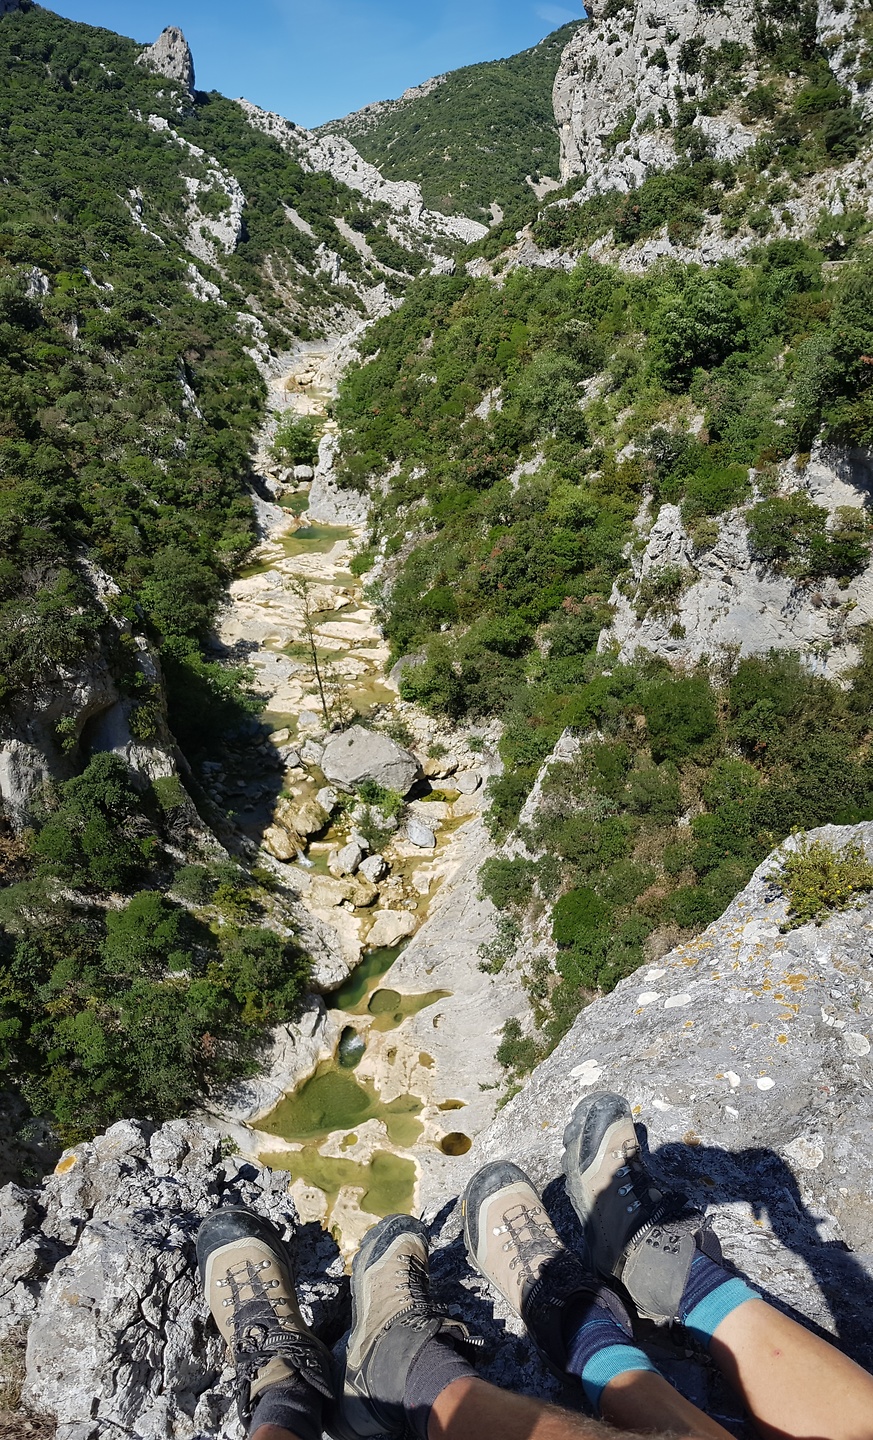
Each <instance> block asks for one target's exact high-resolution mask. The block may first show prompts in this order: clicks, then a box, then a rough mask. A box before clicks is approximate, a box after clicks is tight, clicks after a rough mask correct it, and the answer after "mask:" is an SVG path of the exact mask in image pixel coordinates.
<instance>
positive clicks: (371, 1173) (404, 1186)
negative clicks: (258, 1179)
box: [261, 1145, 415, 1215]
mask: <svg viewBox="0 0 873 1440" xmlns="http://www.w3.org/2000/svg"><path fill="white" fill-rule="evenodd" d="M261 1160H262V1162H263V1163H264V1164H265V1165H270V1166H272V1168H273V1169H274V1170H287V1171H289V1172H290V1174H291V1179H292V1180H303V1181H304V1183H305V1184H307V1185H317V1186H318V1188H319V1190H323V1191H324V1193H325V1195H326V1196H327V1204H328V1212H330V1210H331V1208H332V1207H333V1205H334V1203H335V1201H336V1198H337V1196H338V1194H339V1192H340V1189H341V1187H342V1186H343V1185H359V1186H360V1187H361V1188H362V1189H363V1191H364V1194H363V1195H362V1196H361V1202H360V1203H361V1209H362V1210H367V1211H369V1213H370V1214H371V1215H395V1214H400V1215H408V1214H410V1213H411V1211H412V1207H413V1204H414V1201H415V1165H414V1164H413V1162H412V1161H411V1160H404V1159H402V1158H401V1157H400V1156H399V1155H392V1154H391V1153H390V1152H389V1151H386V1150H377V1151H376V1153H375V1155H374V1156H373V1159H372V1161H371V1163H370V1164H369V1165H359V1164H357V1163H356V1162H355V1161H354V1160H333V1159H330V1158H329V1157H328V1156H326V1155H319V1153H318V1151H317V1150H316V1149H315V1147H314V1146H312V1145H307V1146H305V1147H304V1149H303V1150H292V1151H285V1152H284V1153H282V1154H271V1153H270V1152H268V1151H267V1152H264V1153H263V1154H262V1155H261Z"/></svg>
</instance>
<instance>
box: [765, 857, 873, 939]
mask: <svg viewBox="0 0 873 1440" xmlns="http://www.w3.org/2000/svg"><path fill="white" fill-rule="evenodd" d="M768 878H769V879H770V880H772V881H774V882H775V883H776V884H777V885H778V886H779V888H780V890H781V891H782V893H783V894H784V896H785V898H786V900H787V901H788V906H789V918H788V925H787V928H788V929H790V930H793V929H796V928H797V926H798V925H805V924H806V923H807V921H809V920H814V921H815V923H816V924H817V925H820V924H821V923H822V921H823V920H826V919H827V917H828V915H832V914H834V912H835V911H838V910H848V909H849V908H850V907H851V906H853V905H856V904H857V903H858V902H859V897H860V896H863V895H866V894H869V892H870V891H871V890H873V865H871V864H870V861H869V860H868V859H867V854H866V851H865V850H864V846H863V845H862V844H860V843H858V842H853V841H849V842H848V843H847V844H845V845H843V846H842V847H841V848H836V847H834V846H833V845H828V844H827V842H826V841H824V840H808V839H807V838H806V837H805V836H804V837H802V838H801V840H800V842H799V844H798V845H797V847H796V848H795V849H793V850H790V851H789V852H788V853H787V854H786V855H785V857H784V859H783V860H782V861H781V863H780V865H779V868H778V869H777V870H775V871H774V872H773V873H772V874H771V875H770V876H769V877H768Z"/></svg>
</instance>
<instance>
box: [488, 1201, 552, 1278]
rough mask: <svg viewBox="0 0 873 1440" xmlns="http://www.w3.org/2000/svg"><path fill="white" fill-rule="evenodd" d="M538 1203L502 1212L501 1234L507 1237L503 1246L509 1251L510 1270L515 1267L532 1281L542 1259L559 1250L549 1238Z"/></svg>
mask: <svg viewBox="0 0 873 1440" xmlns="http://www.w3.org/2000/svg"><path fill="white" fill-rule="evenodd" d="M545 1213H546V1212H545V1210H544V1209H543V1207H542V1205H524V1204H521V1205H515V1206H513V1208H512V1209H511V1210H507V1211H506V1212H505V1213H504V1215H503V1227H502V1228H503V1233H504V1234H505V1235H506V1236H507V1237H508V1238H507V1239H506V1240H505V1241H504V1243H503V1249H504V1250H505V1251H507V1252H509V1251H513V1252H514V1253H513V1255H512V1258H511V1260H510V1262H509V1268H510V1270H515V1269H517V1268H518V1267H519V1266H520V1267H521V1269H522V1272H523V1274H524V1276H525V1279H527V1280H536V1278H537V1275H538V1273H539V1270H540V1268H541V1266H542V1264H543V1262H544V1261H546V1260H550V1259H554V1258H556V1257H557V1256H558V1255H561V1254H562V1253H563V1247H562V1246H561V1245H559V1244H558V1242H557V1241H556V1240H555V1239H554V1238H553V1236H552V1234H551V1233H550V1232H551V1226H550V1225H548V1224H547V1223H544V1218H543V1217H544V1216H545Z"/></svg>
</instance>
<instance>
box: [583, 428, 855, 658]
mask: <svg viewBox="0 0 873 1440" xmlns="http://www.w3.org/2000/svg"><path fill="white" fill-rule="evenodd" d="M782 489H783V492H784V493H800V494H806V495H808V496H809V498H810V500H812V502H813V503H814V504H816V505H819V506H822V507H824V508H825V509H826V510H827V511H828V512H829V514H830V515H831V516H833V515H834V513H835V512H836V511H837V510H838V509H840V508H841V507H843V506H846V507H850V508H852V509H855V510H858V509H860V508H861V507H863V506H865V505H866V504H867V503H868V502H869V499H870V495H871V493H873V456H871V454H870V453H869V452H867V451H861V450H854V451H846V450H838V449H835V448H831V449H829V448H827V447H822V446H816V448H815V449H814V451H813V454H812V456H811V458H810V461H809V463H808V464H807V466H806V467H805V469H804V470H802V471H798V470H796V469H795V468H794V467H793V466H792V465H791V463H790V462H789V464H788V465H786V466H785V467H784V473H783V481H782ZM751 503H753V502H751V501H750V502H749V504H751ZM749 504H747V505H744V506H741V507H738V508H736V509H734V510H731V511H729V512H728V514H727V515H726V516H724V517H722V518H721V520H720V522H719V525H718V539H717V540H716V541H715V543H714V544H713V545H711V546H709V547H708V548H706V549H705V550H703V551H698V550H697V549H696V548H695V545H694V543H693V541H692V539H691V537H690V536H689V534H688V532H687V530H686V528H685V526H684V525H683V523H682V516H681V512H680V510H679V507H678V506H676V505H662V506H661V509H660V511H659V513H658V517H657V519H656V520H655V522H654V524H652V525H651V528H650V530H649V532H648V536H647V538H646V543H645V546H644V547H643V548H642V550H640V551H638V552H637V553H633V552H632V554H631V566H632V580H631V582H630V584H628V583H627V582H626V581H625V582H621V583H619V584H616V585H615V586H614V588H613V592H612V595H611V597H610V603H611V604H612V605H613V606H614V616H613V619H612V622H611V624H610V625H609V626H608V627H607V629H605V630H604V631H602V633H601V636H600V641H599V648H600V649H601V651H603V650H607V649H609V648H610V647H613V646H616V647H617V648H618V655H619V658H620V659H621V660H629V659H631V658H632V657H633V655H634V654H635V652H636V651H637V650H638V649H644V650H647V651H650V652H651V653H653V654H655V655H659V656H661V657H662V658H664V659H666V660H669V661H671V662H672V663H679V662H685V663H694V662H696V661H698V660H701V659H702V658H703V657H704V656H709V657H710V658H712V659H715V658H717V657H718V656H720V655H722V654H725V653H735V654H739V655H751V654H766V653H767V651H769V650H773V649H776V650H794V651H797V652H798V654H799V655H800V656H801V658H802V659H803V661H804V663H805V664H806V665H807V666H808V667H809V669H811V670H813V671H814V672H815V673H817V674H821V675H826V676H827V677H828V678H830V679H836V678H839V676H841V675H842V674H844V673H845V671H846V670H847V669H849V668H850V667H851V666H852V665H853V664H856V663H857V661H858V658H859V654H860V651H859V643H858V642H859V631H860V627H861V626H862V625H864V624H866V623H868V622H869V621H871V620H873V560H871V562H870V563H869V564H868V565H867V567H866V569H865V570H863V571H862V573H861V574H860V575H858V576H857V577H855V578H854V579H852V580H850V581H849V582H848V583H847V584H844V586H843V587H842V588H841V587H840V585H839V584H838V583H837V581H836V580H833V579H830V578H827V577H823V578H821V579H818V580H816V581H815V582H810V581H799V580H797V579H794V578H792V577H791V576H789V575H785V574H779V573H778V572H776V571H775V570H773V569H771V568H770V567H768V566H765V565H763V564H761V563H760V562H758V561H756V560H755V558H754V557H753V556H752V554H751V552H750V549H749V532H748V528H747V525H746V518H745V517H746V512H747V510H748V508H749ZM667 570H672V571H676V572H680V571H681V572H684V577H685V582H686V583H685V588H684V589H683V590H682V593H681V594H680V595H679V596H678V597H677V598H676V599H675V601H673V602H671V603H670V604H669V605H665V606H663V607H658V606H653V607H652V608H650V609H649V610H648V611H646V610H645V609H644V607H642V606H641V605H640V586H641V585H643V584H644V582H646V581H647V580H648V581H651V580H652V579H654V578H656V577H657V576H658V574H659V573H663V572H665V571H667Z"/></svg>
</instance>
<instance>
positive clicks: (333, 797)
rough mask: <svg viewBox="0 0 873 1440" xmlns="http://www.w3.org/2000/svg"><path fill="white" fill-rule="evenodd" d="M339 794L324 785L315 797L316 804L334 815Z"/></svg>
mask: <svg viewBox="0 0 873 1440" xmlns="http://www.w3.org/2000/svg"><path fill="white" fill-rule="evenodd" d="M336 802H337V793H336V791H335V790H334V789H332V788H331V786H330V785H323V786H322V787H321V789H320V790H319V791H318V792H317V794H316V796H315V803H316V804H317V805H320V806H321V808H322V810H326V811H327V813H328V815H332V814H333V812H334V810H335V809H336Z"/></svg>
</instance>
